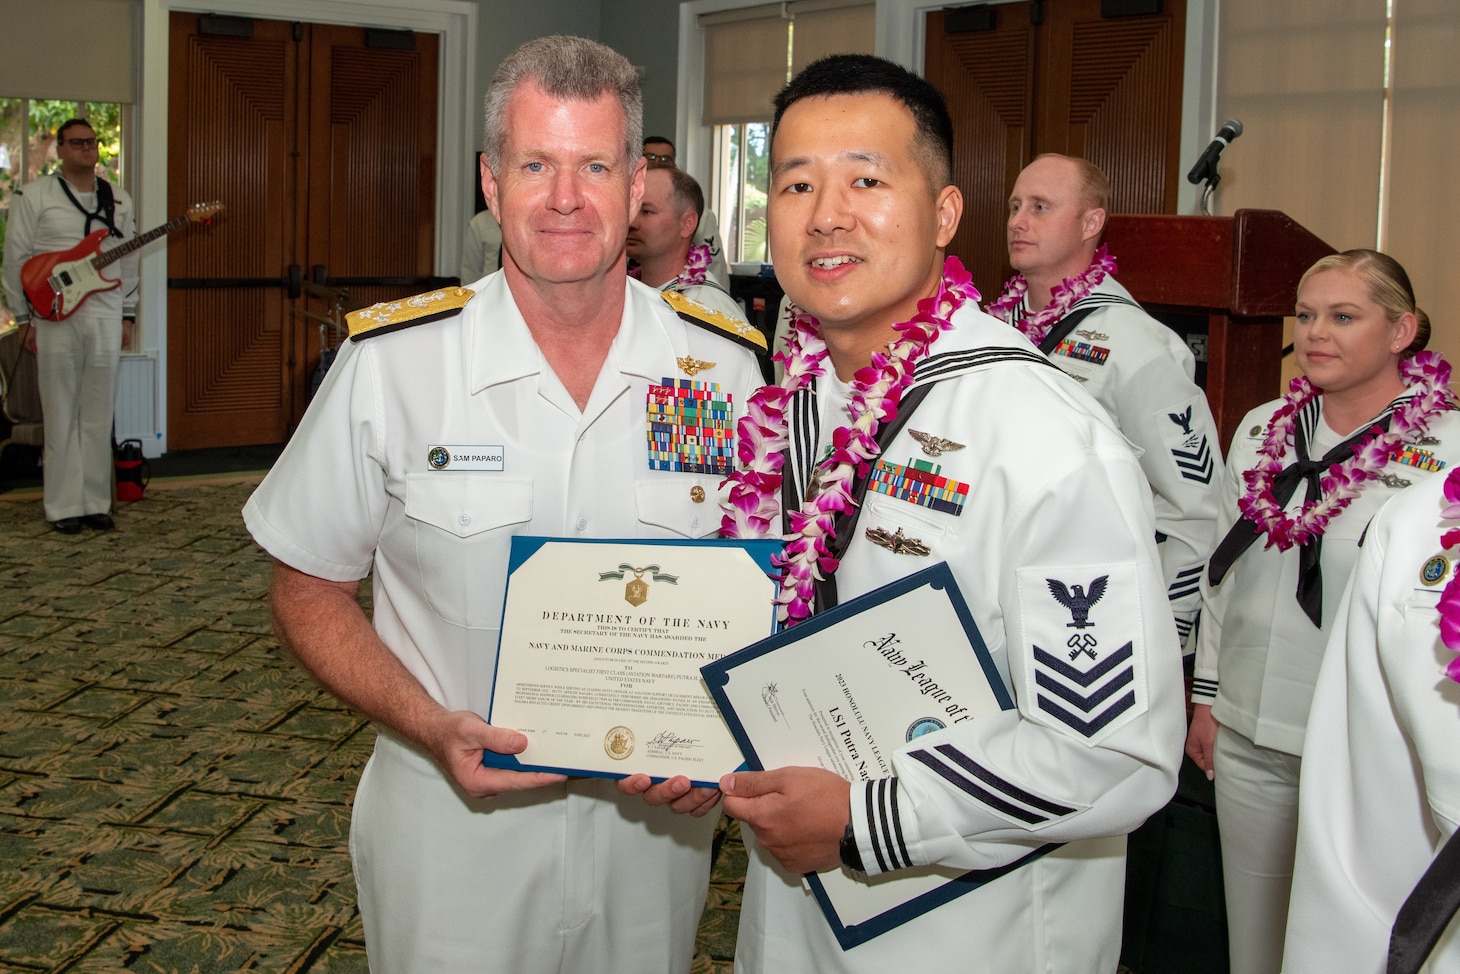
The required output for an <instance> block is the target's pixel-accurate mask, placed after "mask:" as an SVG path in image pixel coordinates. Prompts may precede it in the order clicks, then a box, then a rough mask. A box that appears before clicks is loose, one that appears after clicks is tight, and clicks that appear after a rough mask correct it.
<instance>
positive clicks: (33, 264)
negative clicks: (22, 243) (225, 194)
mask: <svg viewBox="0 0 1460 974" xmlns="http://www.w3.org/2000/svg"><path fill="white" fill-rule="evenodd" d="M222 210H223V204H222V203H220V202H218V201H217V200H214V201H213V202H211V203H194V204H193V205H192V206H190V207H188V211H187V212H186V213H184V214H183V215H182V216H180V217H177V218H176V219H174V220H169V221H168V222H166V223H164V224H163V225H162V226H160V227H158V228H157V229H155V230H149V231H147V232H146V233H144V234H142V235H141V236H139V237H133V238H132V239H131V240H128V241H127V242H126V243H124V244H122V245H121V246H118V247H113V248H112V249H111V250H108V251H106V252H105V253H103V252H102V249H101V242H102V241H103V240H105V239H106V238H107V235H108V234H109V233H110V232H111V231H109V230H106V229H101V230H97V231H95V232H94V233H91V234H88V235H87V236H86V238H85V239H84V240H82V241H81V242H80V243H79V244H77V245H76V246H74V247H72V248H71V249H70V250H58V251H55V252H54V253H49V254H36V255H35V256H34V257H32V258H31V259H30V260H28V261H26V262H25V264H24V266H22V267H21V269H20V283H21V286H22V287H24V288H25V296H26V299H27V300H29V301H30V308H31V310H32V311H33V312H35V314H36V315H38V316H39V317H41V318H45V319H46V320H47V321H60V320H61V319H63V318H69V317H70V316H71V315H72V314H74V313H75V311H76V309H77V308H79V307H81V303H82V302H83V301H85V300H86V299H87V298H89V297H91V296H92V295H93V294H95V293H96V292H97V291H110V290H111V289H112V288H114V287H117V286H119V285H120V284H121V283H122V282H121V281H119V280H116V279H114V278H110V277H102V276H101V269H102V268H103V267H105V266H106V265H108V264H110V263H112V262H113V261H118V260H121V259H122V258H123V257H125V256H127V255H128V254H130V253H131V252H132V251H134V250H137V249H138V248H139V247H144V246H146V245H147V244H149V243H151V242H152V241H154V240H156V239H157V238H158V237H162V236H166V235H167V234H169V233H171V232H172V231H174V230H176V229H178V228H179V227H181V226H183V225H184V224H186V223H189V222H192V223H207V222H208V221H210V220H211V219H212V218H213V217H214V216H216V215H217V214H218V213H220V212H222Z"/></svg>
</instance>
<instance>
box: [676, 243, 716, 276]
mask: <svg viewBox="0 0 1460 974" xmlns="http://www.w3.org/2000/svg"><path fill="white" fill-rule="evenodd" d="M709 269H710V245H709V244H695V245H694V246H693V247H691V248H690V249H689V256H688V257H686V258H685V259H684V270H682V271H680V272H679V277H677V278H676V280H677V281H679V283H681V284H703V283H705V272H706V271H708V270H709Z"/></svg>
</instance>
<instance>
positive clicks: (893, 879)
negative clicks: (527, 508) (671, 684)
mask: <svg viewBox="0 0 1460 974" xmlns="http://www.w3.org/2000/svg"><path fill="white" fill-rule="evenodd" d="M1001 670H1003V667H1002V666H1001V665H1000V661H999V660H998V659H995V657H993V656H992V655H991V654H990V653H989V651H988V649H987V647H986V646H985V645H984V642H983V639H982V637H981V636H980V634H979V632H978V628H977V626H975V625H974V622H973V618H972V616H971V615H970V614H969V611H968V607H967V605H966V604H965V603H964V601H963V598H962V596H961V595H960V594H959V592H958V590H957V586H956V585H955V584H954V581H953V574H952V572H951V571H950V570H949V569H948V566H947V565H945V564H938V565H935V566H933V567H932V568H929V569H926V570H924V571H921V572H918V573H916V574H914V575H910V576H908V577H906V578H903V579H900V580H899V581H897V582H894V583H892V584H891V585H888V586H885V587H884V588H881V589H878V590H877V591H875V592H871V593H868V594H867V595H865V596H862V597H861V598H858V599H854V600H852V601H850V602H847V603H844V604H843V605H840V606H838V607H837V608H835V609H832V610H830V611H828V612H825V613H822V614H820V615H816V616H813V617H812V618H811V619H809V620H808V621H806V622H803V623H801V624H800V625H798V626H796V627H794V628H792V629H790V630H787V631H785V632H782V633H779V634H777V635H775V636H772V637H771V638H769V639H766V640H765V641H764V642H761V643H758V644H757V645H755V646H751V647H749V648H747V649H745V650H744V651H742V652H739V653H736V654H734V655H733V656H728V657H726V658H725V659H723V660H720V661H719V662H716V663H711V664H709V665H707V666H706V667H705V668H704V673H705V680H706V682H707V683H708V684H709V686H710V692H711V693H712V694H713V695H714V698H715V702H716V704H717V705H718V706H719V707H720V709H721V712H722V713H723V714H724V715H725V719H726V722H727V723H728V724H729V725H730V728H731V730H732V731H733V732H734V734H735V737H736V739H737V740H739V741H740V745H741V748H742V749H743V750H744V752H745V756H746V760H747V763H748V764H749V765H750V766H751V767H752V768H753V769H756V770H762V769H767V768H797V767H800V768H805V767H810V768H823V769H826V770H827V771H831V772H835V773H836V774H838V775H840V776H841V777H843V778H846V779H848V780H850V781H854V782H855V781H869V780H874V779H877V778H885V777H888V776H890V775H892V774H893V768H892V755H893V752H894V751H896V750H897V749H898V748H900V747H902V746H903V745H905V744H907V743H909V742H911V741H913V740H914V739H917V738H920V737H923V736H925V735H934V734H937V733H938V732H940V731H943V730H944V729H946V728H951V727H956V726H957V725H958V724H960V723H964V722H966V721H969V720H973V719H976V718H978V717H982V716H990V715H994V714H998V713H999V712H1000V711H1002V710H1008V709H1011V708H1012V707H1013V706H1014V701H1013V698H1012V697H1011V696H1010V694H1009V691H1008V689H1007V676H1006V675H1004V674H1003V673H1002V672H1001ZM932 740H936V739H935V738H930V741H932ZM802 777H803V778H804V777H809V776H807V775H803V776H802ZM842 820H843V821H844V820H845V819H844V815H843V819H842ZM882 851H883V850H882V849H881V848H879V849H878V855H879V856H880V855H882ZM895 865H896V862H895V861H894V862H892V863H889V862H883V863H882V864H881V867H880V868H881V869H883V870H886V869H889V868H892V867H893V866H895ZM1010 868H1013V867H1010ZM1005 871H1007V870H999V871H996V873H992V874H988V873H967V872H964V871H962V870H956V869H943V868H936V867H918V868H910V869H895V870H894V871H892V872H888V873H885V874H883V875H879V876H876V877H872V878H869V877H866V876H856V875H853V874H852V873H851V872H849V871H846V870H843V869H832V870H828V871H825V872H820V873H815V874H812V875H810V876H809V877H808V883H809V885H810V886H811V889H812V892H813V893H815V895H816V898H817V900H818V902H819V903H820V905H821V908H822V911H823V913H825V915H826V917H827V920H828V921H829V922H830V923H831V925H832V929H833V930H834V931H835V933H836V936H837V939H838V941H839V942H840V943H841V944H842V946H843V947H850V946H853V945H855V944H858V943H861V942H863V941H865V940H868V939H870V938H871V937H875V936H876V935H877V934H879V933H883V932H885V931H886V930H889V929H891V928H892V927H895V926H897V925H898V924H900V923H904V922H906V921H907V920H910V919H912V918H913V917H915V916H917V915H918V914H919V913H922V912H925V911H927V910H930V909H932V908H934V907H936V906H938V905H940V904H942V903H944V902H946V901H948V900H950V899H952V898H954V897H956V896H958V895H960V894H962V893H965V892H967V891H969V890H971V889H974V888H976V887H977V886H978V885H980V884H981V883H982V882H986V881H988V880H989V879H992V878H994V875H1001V874H1002V873H1003V872H1005Z"/></svg>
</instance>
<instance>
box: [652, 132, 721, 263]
mask: <svg viewBox="0 0 1460 974" xmlns="http://www.w3.org/2000/svg"><path fill="white" fill-rule="evenodd" d="M644 161H645V162H647V163H648V164H649V168H650V169H677V168H678V167H679V164H678V163H676V162H675V161H674V143H673V142H670V141H669V140H668V139H666V138H665V137H664V136H662V135H651V136H648V137H647V138H645V139H644ZM692 244H693V245H694V246H699V245H701V244H703V245H704V246H706V247H709V248H710V269H709V271H708V272H707V273H708V275H709V278H710V280H712V281H714V282H715V283H716V284H718V285H720V288H721V289H722V290H725V291H729V290H730V265H729V264H727V263H725V241H723V240H721V239H720V218H719V217H717V216H716V215H715V211H714V210H712V209H710V208H709V207H708V206H707V207H705V208H704V213H703V214H701V216H700V225H699V228H698V229H697V230H695V235H694V240H693V241H692ZM630 256H632V255H630Z"/></svg>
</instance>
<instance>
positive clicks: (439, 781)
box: [350, 733, 716, 974]
mask: <svg viewBox="0 0 1460 974" xmlns="http://www.w3.org/2000/svg"><path fill="white" fill-rule="evenodd" d="M715 819H716V815H715V814H714V813H711V814H709V815H706V816H705V817H703V818H691V817H690V816H687V815H675V814H674V813H673V812H671V811H669V810H668V809H667V808H650V807H648V806H647V805H645V804H644V802H643V799H640V798H626V797H624V796H621V795H619V793H618V791H617V789H616V788H615V787H614V785H613V783H612V782H611V781H606V780H602V779H593V778H587V779H584V778H578V779H572V780H570V781H568V782H566V783H565V784H560V785H553V786H549V787H547V788H540V789H536V790H534V791H529V792H522V793H519V794H516V795H504V796H501V797H498V798H493V799H487V800H474V799H470V798H467V797H465V796H464V795H462V794H461V793H460V792H458V791H457V790H456V789H455V787H454V786H453V785H452V784H451V783H449V782H448V781H447V779H446V778H445V777H444V776H443V775H442V774H441V772H440V771H438V770H437V768H436V766H435V765H434V764H433V763H431V761H430V760H429V759H427V758H426V757H425V756H424V755H422V754H420V753H419V752H417V751H415V750H414V749H412V748H409V747H407V746H405V745H403V744H402V743H401V742H399V741H398V740H396V739H395V738H393V737H391V736H388V735H386V734H384V733H382V734H380V736H379V737H378V738H377V740H376V743H375V753H374V754H373V755H372V756H371V758H370V761H369V763H368V764H367V765H366V767H365V771H364V773H363V774H362V775H361V777H360V786H359V788H358V790H357V791H356V794H355V807H354V813H353V815H352V818H351V823H350V854H351V858H352V859H353V861H354V865H355V881H356V884H357V885H358V886H359V892H360V914H361V917H362V918H363V920H364V924H365V947H366V951H367V953H368V954H369V959H370V969H371V970H372V971H373V972H374V974H399V972H405V971H410V972H421V974H452V972H456V971H481V972H500V974H568V972H583V974H685V972H686V971H688V970H689V966H690V962H691V960H693V958H694V941H695V930H696V928H697V927H698V925H699V919H700V914H701V912H703V910H704V905H705V892H706V889H707V887H708V885H709V878H710V840H711V836H712V835H713V832H714V826H715Z"/></svg>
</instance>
